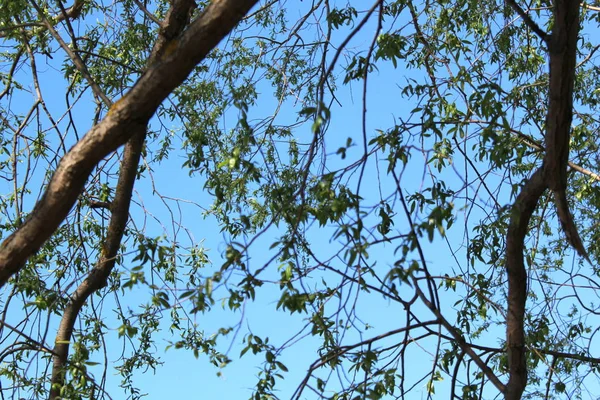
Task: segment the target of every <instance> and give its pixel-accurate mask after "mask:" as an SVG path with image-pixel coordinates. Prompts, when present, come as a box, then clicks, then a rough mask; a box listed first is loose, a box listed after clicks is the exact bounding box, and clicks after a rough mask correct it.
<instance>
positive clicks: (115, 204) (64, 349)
mask: <svg viewBox="0 0 600 400" xmlns="http://www.w3.org/2000/svg"><path fill="white" fill-rule="evenodd" d="M195 7H196V3H195V2H194V0H174V1H173V2H172V4H171V7H170V9H169V11H168V12H167V15H166V16H165V19H164V21H162V22H161V28H160V31H159V36H158V39H157V41H156V43H155V45H154V48H153V50H152V53H151V55H150V57H149V61H148V64H149V65H152V64H153V63H154V62H156V61H157V60H159V59H160V58H161V57H162V55H163V54H164V52H165V50H166V48H167V46H168V43H169V42H170V41H171V40H173V39H174V38H176V37H177V36H178V35H180V34H181V32H182V31H183V30H184V29H185V27H186V26H187V24H188V23H189V16H190V15H191V11H192V10H193V8H195ZM146 134H147V129H146V127H144V128H143V129H142V128H141V126H140V127H139V130H138V131H137V132H134V134H133V137H131V139H129V140H128V141H127V143H126V144H125V150H124V152H123V159H122V160H121V165H120V168H119V180H118V182H117V187H116V190H115V198H114V200H113V201H112V203H111V204H110V207H109V209H110V211H111V218H110V222H109V226H108V230H107V235H106V238H105V240H104V245H103V249H102V254H101V256H100V259H99V260H98V262H97V263H96V265H95V267H94V268H93V269H92V270H91V271H90V272H89V275H88V276H87V278H86V279H85V280H84V281H83V282H82V283H81V285H79V287H78V288H77V289H76V290H75V292H74V293H73V294H72V295H71V298H70V301H69V303H68V305H67V307H66V309H65V311H64V313H63V317H62V319H61V322H60V325H59V328H58V332H57V334H56V342H55V343H56V344H55V347H54V352H53V363H52V376H51V386H50V393H49V399H55V398H58V397H59V396H60V391H61V388H62V387H63V385H64V380H65V367H66V365H67V360H68V355H69V347H70V341H71V338H72V335H73V327H74V325H75V321H76V320H77V316H78V315H79V312H80V310H81V308H82V307H83V305H84V304H85V302H86V301H87V299H88V298H89V297H90V296H91V295H92V294H93V293H95V292H96V291H98V290H100V289H101V288H103V287H105V286H106V284H107V279H108V277H109V275H110V273H111V272H112V270H113V268H114V266H115V261H116V258H117V256H118V251H119V247H120V244H121V240H122V238H123V233H124V232H125V227H126V225H127V220H128V218H129V207H130V204H131V196H132V193H133V186H134V183H135V178H136V175H137V170H138V165H139V162H140V158H141V153H142V149H143V147H144V142H145V138H146Z"/></svg>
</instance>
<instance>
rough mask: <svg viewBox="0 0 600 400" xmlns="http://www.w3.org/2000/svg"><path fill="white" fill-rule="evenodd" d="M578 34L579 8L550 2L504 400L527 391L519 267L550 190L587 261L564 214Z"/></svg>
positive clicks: (521, 209) (517, 219) (515, 215)
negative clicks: (543, 104) (542, 135)
mask: <svg viewBox="0 0 600 400" xmlns="http://www.w3.org/2000/svg"><path fill="white" fill-rule="evenodd" d="M513 3H514V2H513ZM532 23H533V22H531V21H530V22H529V24H532ZM536 32H537V31H536ZM578 32H579V2H578V1H573V0H557V1H555V2H554V26H553V30H552V34H551V35H549V36H547V35H541V34H538V35H539V36H540V37H542V39H544V40H546V42H547V44H548V49H549V53H550V66H549V68H550V82H549V94H548V95H549V100H548V114H547V118H546V153H545V156H544V162H543V165H542V167H541V168H540V169H538V170H537V171H536V172H535V173H534V174H533V175H532V176H531V178H529V180H528V181H527V183H526V184H525V185H524V186H523V188H522V190H521V193H520V194H519V196H518V197H517V199H516V201H515V204H514V205H513V209H512V214H511V219H510V224H509V227H508V232H507V235H506V269H507V275H508V311H507V316H506V319H507V320H506V327H507V330H506V346H507V355H508V370H509V381H508V383H507V385H506V390H505V392H504V398H505V399H507V400H519V399H521V397H522V395H523V392H524V390H525V387H526V385H527V357H526V356H527V354H526V343H525V327H524V318H525V305H526V301H527V271H526V269H525V265H524V262H523V251H524V247H525V246H524V243H525V236H526V235H527V230H528V227H529V222H530V219H531V216H532V214H533V212H534V210H535V207H536V206H537V203H538V201H539V199H540V197H541V196H542V194H543V193H544V191H545V190H546V188H549V189H550V190H552V192H553V194H554V200H555V204H556V208H557V213H558V217H559V220H560V223H561V226H562V229H563V230H564V232H565V235H566V237H567V240H568V241H569V243H570V244H571V245H572V246H573V247H574V248H575V249H576V250H577V252H578V253H579V254H580V255H582V256H583V257H585V258H586V259H587V258H588V257H587V253H586V251H585V248H584V246H583V243H582V241H581V238H580V237H579V233H578V232H577V228H576V226H575V223H574V221H573V216H572V214H571V212H570V211H569V204H568V202H567V195H566V188H567V165H568V162H569V141H570V138H571V122H572V119H573V85H574V80H575V65H576V56H577V36H578Z"/></svg>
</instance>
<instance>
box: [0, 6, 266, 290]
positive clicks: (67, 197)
mask: <svg viewBox="0 0 600 400" xmlns="http://www.w3.org/2000/svg"><path fill="white" fill-rule="evenodd" d="M257 2H258V0H215V1H213V2H212V3H211V4H210V5H208V6H207V7H206V8H205V10H204V11H203V12H202V14H201V15H200V16H199V17H198V18H197V19H196V20H195V21H194V22H192V24H191V25H190V26H189V28H188V29H187V30H186V31H185V32H184V33H183V34H182V35H181V36H180V37H179V38H175V39H173V40H171V41H170V42H169V43H168V46H167V47H166V50H165V52H164V53H163V54H162V55H161V57H160V59H159V60H157V61H156V62H154V63H153V64H152V65H151V66H150V67H149V68H148V70H147V71H146V72H145V73H144V74H143V75H142V76H141V77H140V78H139V79H138V81H137V83H136V84H135V85H134V87H133V88H132V89H131V90H130V91H129V92H128V93H127V94H126V95H125V96H123V97H122V98H121V99H120V100H119V101H117V102H116V103H115V104H113V106H112V107H111V108H110V110H109V112H108V114H107V116H106V117H105V118H104V119H103V120H102V121H101V122H100V123H99V124H98V125H96V126H94V127H93V128H92V129H91V130H90V131H89V132H88V133H87V134H86V135H85V136H84V137H83V138H82V139H81V140H80V141H79V142H78V143H77V144H75V146H74V147H73V148H72V149H71V150H70V151H69V152H68V153H67V154H66V155H65V156H64V157H63V159H62V160H61V162H60V163H59V165H58V167H57V169H56V171H55V172H54V175H53V176H52V178H51V180H50V182H49V184H48V186H47V188H46V191H45V193H44V195H43V196H42V198H41V199H40V200H39V201H38V203H37V204H36V205H35V207H34V209H33V210H32V212H31V214H30V215H29V217H28V218H27V220H26V221H25V223H24V224H23V225H22V226H21V227H20V228H19V229H18V230H17V231H16V232H14V233H13V234H11V235H10V236H9V237H8V238H6V240H4V242H3V243H2V245H1V246H0V287H1V286H3V285H4V284H5V283H6V282H7V281H8V279H9V278H10V277H11V276H12V275H13V274H15V273H17V272H18V271H19V270H20V269H21V268H22V266H23V264H24V263H25V261H26V260H27V258H29V257H30V256H31V255H32V254H33V253H35V252H36V251H37V250H38V249H39V248H40V246H42V244H43V243H44V242H45V241H46V240H47V239H48V238H49V237H50V236H51V235H52V233H53V232H54V231H55V230H56V228H57V227H58V226H59V225H60V223H61V222H62V221H63V220H64V218H65V217H66V216H67V214H68V213H69V211H70V209H71V208H72V207H73V204H75V201H76V200H77V197H78V196H79V194H80V192H81V191H82V189H83V187H84V184H85V182H86V180H87V178H88V176H89V175H90V173H91V172H92V170H93V169H94V167H95V166H96V165H97V163H98V162H99V161H100V160H102V159H103V158H104V157H105V156H106V155H108V154H110V153H111V152H113V151H115V150H116V149H117V148H119V147H120V146H122V145H123V144H124V143H125V142H126V141H127V140H128V139H129V138H130V137H132V135H133V133H134V132H137V131H138V129H140V128H141V127H142V128H145V127H146V125H147V123H148V121H149V120H150V118H151V117H152V115H153V114H154V112H155V111H156V110H157V108H158V107H159V105H160V104H161V103H162V101H163V100H164V99H165V98H166V97H167V96H168V95H169V94H170V93H171V92H172V91H173V90H174V89H175V88H176V87H177V86H179V85H180V84H181V83H182V82H183V81H184V80H185V79H186V78H187V76H188V75H189V74H190V72H191V71H192V69H193V68H194V67H195V66H196V65H197V64H198V63H199V62H201V61H202V60H203V59H204V58H205V57H206V55H207V54H208V52H209V51H211V50H212V49H213V48H214V47H215V46H216V45H217V44H218V43H219V42H220V41H221V39H223V38H224V37H225V36H226V35H227V34H228V33H229V32H230V31H231V29H233V27H234V26H235V25H236V24H237V23H238V22H239V21H240V20H241V19H242V18H243V16H244V15H245V14H246V13H247V12H248V11H249V10H250V9H251V8H252V7H253V6H254V5H255V4H256V3H257Z"/></svg>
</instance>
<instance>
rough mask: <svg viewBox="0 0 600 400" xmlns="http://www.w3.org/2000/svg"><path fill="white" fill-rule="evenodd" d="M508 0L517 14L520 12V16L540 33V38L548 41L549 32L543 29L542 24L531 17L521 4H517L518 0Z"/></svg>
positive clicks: (532, 28)
mask: <svg viewBox="0 0 600 400" xmlns="http://www.w3.org/2000/svg"><path fill="white" fill-rule="evenodd" d="M506 1H507V3H508V4H509V5H510V7H511V8H512V9H513V10H515V12H516V13H517V14H519V16H520V17H521V18H523V22H525V25H527V26H528V27H529V29H531V30H532V31H533V32H534V33H535V34H536V35H538V36H539V37H540V39H542V40H543V41H544V42H547V41H548V34H547V33H546V32H544V31H543V30H542V28H540V26H539V25H538V24H536V23H535V21H534V20H533V19H531V17H530V16H529V14H527V12H525V10H523V9H522V8H521V6H520V5H518V4H517V2H516V1H515V0H506Z"/></svg>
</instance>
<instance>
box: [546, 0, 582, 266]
mask: <svg viewBox="0 0 600 400" xmlns="http://www.w3.org/2000/svg"><path fill="white" fill-rule="evenodd" d="M578 34H579V3H578V2H576V1H567V0H557V1H556V2H555V6H554V27H553V30H552V36H551V40H550V41H549V43H548V45H549V46H548V47H549V53H550V83H549V93H548V96H549V104H548V115H547V118H546V154H545V157H544V179H545V180H546V184H547V185H548V187H549V188H550V190H552V192H553V193H554V202H555V203H556V209H557V213H558V218H559V220H560V223H561V225H562V228H563V231H564V232H565V235H566V237H567V240H568V241H569V243H570V244H571V245H572V246H573V247H574V248H575V249H576V250H577V252H578V253H579V254H580V255H581V256H582V257H584V258H585V259H587V260H588V261H589V257H588V255H587V252H586V250H585V247H584V246H583V243H582V241H581V238H580V237H579V233H578V232H577V227H576V226H575V222H574V220H573V215H571V212H570V211H569V203H568V202H567V194H566V191H567V165H568V163H569V142H570V139H571V123H572V121H573V85H574V82H575V65H576V61H577V37H578Z"/></svg>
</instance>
